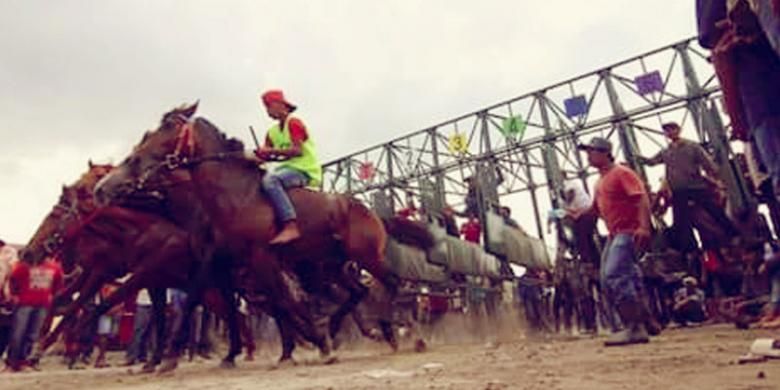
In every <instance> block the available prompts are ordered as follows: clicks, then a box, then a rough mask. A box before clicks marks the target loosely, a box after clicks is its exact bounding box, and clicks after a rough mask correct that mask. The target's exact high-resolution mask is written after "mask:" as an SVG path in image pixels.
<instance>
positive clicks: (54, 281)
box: [10, 260, 62, 307]
mask: <svg viewBox="0 0 780 390" xmlns="http://www.w3.org/2000/svg"><path fill="white" fill-rule="evenodd" d="M10 283H11V294H12V295H15V296H17V297H18V298H19V305H21V306H34V307H49V306H51V302H52V298H53V296H54V294H55V293H56V292H57V291H58V290H59V289H60V287H62V268H60V265H59V264H58V263H56V262H54V261H52V260H47V261H45V262H43V263H41V264H39V265H32V266H31V265H29V264H27V263H25V262H22V261H19V262H17V263H16V265H15V266H14V269H13V270H12V271H11V280H10Z"/></svg>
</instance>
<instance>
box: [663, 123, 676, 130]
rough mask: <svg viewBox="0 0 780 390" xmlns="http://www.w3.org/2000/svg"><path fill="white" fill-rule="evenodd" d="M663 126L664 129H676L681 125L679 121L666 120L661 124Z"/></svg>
mask: <svg viewBox="0 0 780 390" xmlns="http://www.w3.org/2000/svg"><path fill="white" fill-rule="evenodd" d="M661 128H662V129H664V131H669V130H676V129H679V128H680V125H679V124H678V123H677V122H666V123H664V124H662V125H661Z"/></svg>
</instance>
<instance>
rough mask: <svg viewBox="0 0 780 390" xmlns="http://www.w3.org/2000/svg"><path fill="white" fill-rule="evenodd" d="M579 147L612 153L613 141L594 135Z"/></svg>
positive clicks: (580, 148) (578, 147)
mask: <svg viewBox="0 0 780 390" xmlns="http://www.w3.org/2000/svg"><path fill="white" fill-rule="evenodd" d="M577 149H579V150H595V151H599V152H604V153H612V142H609V140H607V139H606V138H603V137H593V138H591V139H590V142H588V143H587V144H579V145H578V146H577Z"/></svg>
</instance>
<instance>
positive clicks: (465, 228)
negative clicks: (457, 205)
mask: <svg viewBox="0 0 780 390" xmlns="http://www.w3.org/2000/svg"><path fill="white" fill-rule="evenodd" d="M480 233H482V226H481V225H480V224H479V221H478V220H476V219H471V220H469V221H468V222H466V223H464V224H463V225H462V226H461V227H460V234H461V235H462V236H463V239H464V240H466V241H470V242H473V243H475V244H479V236H480Z"/></svg>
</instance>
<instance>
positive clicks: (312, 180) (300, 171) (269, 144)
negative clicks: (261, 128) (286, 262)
mask: <svg viewBox="0 0 780 390" xmlns="http://www.w3.org/2000/svg"><path fill="white" fill-rule="evenodd" d="M262 101H263V104H264V105H265V108H266V111H267V113H268V116H270V117H271V118H272V119H274V120H276V121H277V123H276V124H274V125H273V126H271V128H270V129H268V133H267V134H266V138H265V144H264V146H263V147H261V148H259V149H257V150H256V151H255V156H257V158H258V159H259V160H260V161H278V162H279V164H278V165H277V166H276V167H275V169H273V170H271V171H268V172H266V174H265V176H264V177H263V183H262V184H263V191H265V194H266V195H267V196H268V199H269V201H270V202H271V204H272V206H273V208H274V212H275V213H276V217H277V219H278V220H279V221H280V222H281V224H282V229H281V231H279V234H277V235H276V237H274V238H273V239H272V240H271V241H270V244H272V245H274V244H284V243H287V242H290V241H293V240H295V239H297V238H299V237H300V235H301V232H300V230H299V229H298V223H297V220H296V218H297V217H296V214H295V208H294V206H293V204H292V202H291V201H290V198H289V196H287V192H286V189H288V188H296V187H306V186H319V184H320V182H321V181H322V167H321V166H320V163H319V161H318V159H317V154H316V151H315V148H314V141H313V140H312V139H311V135H310V134H309V132H308V130H307V128H306V126H305V125H304V124H303V122H302V121H301V120H300V119H298V118H295V117H293V116H292V115H290V114H292V113H293V112H294V111H295V110H296V106H295V105H294V104H292V103H290V102H289V101H287V99H285V97H284V94H283V93H282V91H279V90H271V91H268V92H265V93H264V94H263V95H262Z"/></svg>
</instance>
